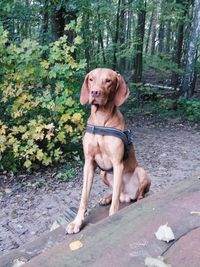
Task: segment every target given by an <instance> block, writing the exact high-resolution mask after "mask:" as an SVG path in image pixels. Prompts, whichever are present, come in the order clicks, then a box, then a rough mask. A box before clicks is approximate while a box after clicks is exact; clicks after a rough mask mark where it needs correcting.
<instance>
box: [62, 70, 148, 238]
mask: <svg viewBox="0 0 200 267" xmlns="http://www.w3.org/2000/svg"><path fill="white" fill-rule="evenodd" d="M128 96H129V89H128V87H127V85H126V83H125V81H124V79H123V77H122V76H120V75H119V74H118V73H116V72H115V71H113V70H110V69H104V68H98V69H94V70H92V71H91V72H90V73H89V74H87V75H86V77H85V80H84V83H83V85H82V88H81V96H80V102H81V104H82V105H84V104H86V103H87V102H89V104H91V115H90V117H89V119H88V124H89V125H90V128H91V129H93V126H100V127H99V128H104V127H109V129H113V128H114V129H117V130H119V131H118V132H120V133H121V132H124V131H125V130H127V129H126V124H125V121H124V118H123V116H122V114H121V113H120V111H119V110H118V109H117V107H119V106H121V105H122V104H123V103H124V101H125V100H126V99H127V98H128ZM91 129H90V130H91ZM114 131H115V130H114ZM125 148H126V147H125V144H124V142H123V141H122V140H121V139H120V138H119V137H116V136H112V135H109V134H108V135H100V134H95V132H91V131H89V132H86V133H85V135H84V138H83V149H84V155H85V165H84V181H83V189H82V196H81V201H80V206H79V210H78V213H77V216H76V218H75V219H74V221H73V222H71V223H70V224H69V225H68V226H67V228H66V232H67V233H68V234H72V233H77V232H79V231H80V228H81V226H82V223H83V220H84V214H85V211H86V209H87V205H88V200H89V195H90V191H91V187H92V182H93V176H94V171H95V169H96V167H97V166H99V167H100V168H101V169H102V171H101V176H102V178H103V181H104V183H105V184H106V185H112V187H113V192H112V195H109V196H107V197H105V198H103V199H101V200H100V204H103V205H105V204H110V203H111V206H110V211H109V215H112V214H114V213H115V212H116V211H117V210H118V209H119V201H121V202H129V201H131V200H138V199H141V198H143V197H144V194H145V193H146V192H148V191H149V187H150V184H151V181H150V178H149V177H148V175H147V174H146V172H145V171H144V169H143V168H141V167H139V166H138V163H137V160H136V158H135V152H134V148H133V145H132V144H131V145H129V148H128V153H127V154H128V156H127V157H126V158H125V156H124V155H125V153H126V151H125ZM111 168H112V170H111ZM111 172H112V173H111Z"/></svg>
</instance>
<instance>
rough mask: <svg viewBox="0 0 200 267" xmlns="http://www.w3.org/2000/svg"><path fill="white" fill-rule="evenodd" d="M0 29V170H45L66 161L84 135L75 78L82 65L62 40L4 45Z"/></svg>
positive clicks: (77, 42)
mask: <svg viewBox="0 0 200 267" xmlns="http://www.w3.org/2000/svg"><path fill="white" fill-rule="evenodd" d="M7 36H8V33H7V32H6V31H3V29H2V28H1V29H0V63H1V68H0V168H1V169H3V170H4V169H7V170H12V171H17V170H19V169H20V168H21V167H25V168H28V169H30V168H32V167H33V166H35V165H45V166H48V165H50V164H53V163H55V162H61V161H63V160H64V158H65V156H67V158H69V157H71V156H73V155H74V153H76V151H77V144H79V140H80V137H81V134H82V131H83V127H84V124H83V115H84V113H83V111H82V109H81V107H80V105H79V101H78V99H77V96H78V94H79V88H80V83H79V78H80V77H82V76H83V75H84V74H83V72H84V71H83V69H84V67H85V62H84V61H83V60H80V61H79V62H77V61H75V60H74V58H73V56H72V55H73V53H74V52H75V51H76V50H77V48H78V46H79V45H80V43H81V38H80V37H79V36H77V37H76V38H75V39H74V43H73V44H71V45H69V44H68V43H67V37H66V36H63V37H61V38H60V39H59V40H58V41H56V42H54V43H52V44H51V45H50V46H49V47H47V46H41V45H40V44H39V43H38V42H36V41H34V40H24V41H23V42H22V43H21V44H20V45H18V46H17V45H15V44H8V38H7Z"/></svg>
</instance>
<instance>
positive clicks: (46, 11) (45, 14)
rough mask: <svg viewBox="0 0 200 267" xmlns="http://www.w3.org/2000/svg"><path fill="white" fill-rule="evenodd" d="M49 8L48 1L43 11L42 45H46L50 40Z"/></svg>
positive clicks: (45, 2)
mask: <svg viewBox="0 0 200 267" xmlns="http://www.w3.org/2000/svg"><path fill="white" fill-rule="evenodd" d="M48 24H49V8H48V1H47V0H45V1H44V7H43V10H42V27H41V39H42V43H43V44H45V43H46V42H47V39H48V30H49V26H48Z"/></svg>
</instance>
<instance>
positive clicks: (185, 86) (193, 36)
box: [181, 0, 200, 98]
mask: <svg viewBox="0 0 200 267" xmlns="http://www.w3.org/2000/svg"><path fill="white" fill-rule="evenodd" d="M199 37H200V1H199V0H195V1H194V10H193V19H192V26H191V32H190V37H189V44H188V51H187V57H186V66H185V73H184V75H183V82H182V88H181V89H182V90H181V93H182V95H183V96H184V97H186V98H190V97H191V96H192V95H193V93H194V88H195V77H196V75H195V65H196V60H197V51H198V41H199Z"/></svg>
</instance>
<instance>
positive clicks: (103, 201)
mask: <svg viewBox="0 0 200 267" xmlns="http://www.w3.org/2000/svg"><path fill="white" fill-rule="evenodd" d="M111 202H112V194H111V195H109V196H107V197H102V198H101V199H100V200H99V205H101V206H106V205H109V204H110V203H111Z"/></svg>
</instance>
